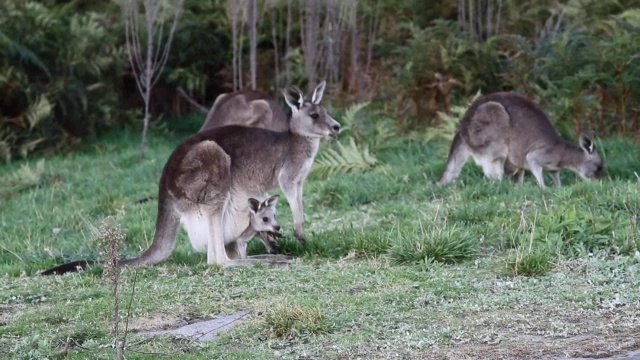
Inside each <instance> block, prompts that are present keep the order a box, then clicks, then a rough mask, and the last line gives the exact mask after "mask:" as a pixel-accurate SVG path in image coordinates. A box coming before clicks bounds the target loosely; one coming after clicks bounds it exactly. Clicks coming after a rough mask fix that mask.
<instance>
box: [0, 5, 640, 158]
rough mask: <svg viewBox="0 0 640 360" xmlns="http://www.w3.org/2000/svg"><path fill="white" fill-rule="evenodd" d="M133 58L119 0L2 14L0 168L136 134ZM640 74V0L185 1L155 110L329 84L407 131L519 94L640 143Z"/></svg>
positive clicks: (563, 117)
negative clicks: (477, 98) (107, 135)
mask: <svg viewBox="0 0 640 360" xmlns="http://www.w3.org/2000/svg"><path fill="white" fill-rule="evenodd" d="M163 1H165V2H166V3H167V4H170V3H171V2H170V1H168V0H163ZM252 9H253V10H252ZM167 24H168V25H167V26H169V25H170V22H169V21H168V22H167ZM254 28H255V32H254V31H252V29H254ZM126 49H127V48H126V46H125V29H124V24H123V20H122V13H121V10H120V4H119V1H116V0H76V1H62V0H58V1H55V0H43V1H28V0H3V1H2V2H0V161H11V160H12V159H16V158H20V157H24V156H27V155H29V154H31V153H33V152H38V151H45V150H46V151H64V150H67V149H70V148H73V147H74V146H75V145H77V144H80V143H82V142H83V140H85V139H92V138H95V137H96V136H99V135H101V134H102V133H104V132H105V131H113V130H114V129H116V130H117V129H124V128H133V129H139V128H140V127H141V126H142V125H141V119H142V111H143V102H142V98H141V96H140V94H139V92H138V89H137V87H136V83H135V79H134V78H133V75H132V71H131V67H130V64H129V61H128V58H127V52H126V51H127V50H126ZM253 59H255V61H254V60H253ZM638 69H640V1H638V0H568V1H567V0H562V1H558V0H538V1H526V0H442V1H426V0H412V1H403V0H317V1H298V0H242V1H218V0H186V1H185V3H184V8H183V13H182V16H181V18H180V22H179V24H178V27H177V29H176V31H175V35H174V39H173V44H172V46H171V51H170V54H169V58H168V61H167V65H166V67H165V68H164V69H163V71H162V73H161V75H160V80H159V82H158V83H157V84H156V86H155V87H154V89H153V93H152V98H151V111H152V114H153V119H154V120H155V121H156V122H157V121H158V119H164V120H167V119H170V121H179V120H177V119H179V118H180V117H183V116H185V115H187V114H189V113H192V112H197V111H198V110H197V107H194V105H193V104H192V103H190V102H189V101H188V98H190V99H192V100H194V101H195V102H197V103H199V104H202V105H203V106H205V107H210V106H211V104H212V103H213V101H214V99H215V97H216V96H217V95H218V94H219V93H221V92H227V91H232V90H237V89H246V88H252V87H256V88H259V89H263V90H266V91H269V92H271V93H272V94H274V95H277V94H278V89H280V88H282V87H283V86H285V85H288V84H295V85H299V86H301V87H302V88H305V87H307V86H309V85H313V84H315V83H316V82H317V81H318V80H320V79H326V80H327V81H328V83H329V89H328V92H327V93H328V94H330V95H329V96H328V100H330V101H331V102H332V103H333V105H334V106H337V107H340V106H346V105H347V104H349V103H354V102H363V101H369V100H373V101H374V102H375V103H377V104H379V106H378V107H379V109H380V111H381V112H384V113H385V115H387V116H389V117H392V118H393V119H395V120H396V121H395V123H396V125H395V126H396V127H397V129H396V131H397V132H399V133H402V132H406V131H413V130H424V131H429V129H430V128H431V127H433V126H437V125H439V123H440V122H441V121H442V116H441V115H439V114H446V113H449V112H450V111H451V107H452V105H453V104H463V103H465V102H466V101H468V100H469V99H470V98H472V97H473V96H474V95H475V94H477V93H478V92H481V93H488V92H493V91H500V90H514V91H518V92H521V93H524V94H526V95H528V96H531V97H533V98H535V99H536V100H537V101H539V102H540V103H541V104H542V106H543V107H544V108H545V109H546V110H547V111H549V112H550V113H551V114H552V116H553V119H554V122H555V123H556V125H557V126H558V127H559V129H561V131H564V132H569V133H575V132H578V131H580V130H581V129H587V130H591V131H593V132H595V133H596V134H597V135H600V136H613V135H616V136H618V135H619V136H633V137H637V136H638V134H639V133H640V121H639V119H638V111H639V110H640V71H639V70H638ZM185 95H186V96H185Z"/></svg>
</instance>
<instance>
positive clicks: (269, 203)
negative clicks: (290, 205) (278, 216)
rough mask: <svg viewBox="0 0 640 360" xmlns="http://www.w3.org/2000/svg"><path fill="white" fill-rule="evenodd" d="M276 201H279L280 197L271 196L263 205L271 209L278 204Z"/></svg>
mask: <svg viewBox="0 0 640 360" xmlns="http://www.w3.org/2000/svg"><path fill="white" fill-rule="evenodd" d="M278 199H280V195H273V196H272V197H270V198H268V199H267V200H265V201H264V205H265V206H268V207H270V208H273V207H275V206H276V204H277V203H278Z"/></svg>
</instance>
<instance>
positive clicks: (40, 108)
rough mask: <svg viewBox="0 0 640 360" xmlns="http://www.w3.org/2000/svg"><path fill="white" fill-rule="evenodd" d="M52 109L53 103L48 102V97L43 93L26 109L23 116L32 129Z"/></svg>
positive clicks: (49, 113)
mask: <svg viewBox="0 0 640 360" xmlns="http://www.w3.org/2000/svg"><path fill="white" fill-rule="evenodd" d="M52 110H53V104H51V102H49V99H47V97H46V96H45V95H40V96H38V98H37V99H36V101H34V102H33V103H32V104H31V105H30V106H29V108H28V109H27V111H26V113H25V116H26V118H27V120H28V121H29V127H30V128H31V129H33V128H34V127H35V126H36V125H38V123H39V122H40V121H41V120H42V119H44V118H46V117H47V116H49V115H51V111H52Z"/></svg>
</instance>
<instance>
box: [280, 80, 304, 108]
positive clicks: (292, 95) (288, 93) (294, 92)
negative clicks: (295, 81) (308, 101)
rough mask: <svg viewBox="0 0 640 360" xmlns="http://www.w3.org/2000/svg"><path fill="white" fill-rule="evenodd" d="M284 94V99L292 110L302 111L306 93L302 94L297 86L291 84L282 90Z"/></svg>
mask: <svg viewBox="0 0 640 360" xmlns="http://www.w3.org/2000/svg"><path fill="white" fill-rule="evenodd" d="M282 95H283V96H284V101H286V102H287V105H289V107H290V108H291V111H293V112H294V113H296V112H298V111H300V108H301V107H302V104H304V95H302V91H300V89H298V88H297V87H295V86H290V87H288V88H286V89H284V90H282Z"/></svg>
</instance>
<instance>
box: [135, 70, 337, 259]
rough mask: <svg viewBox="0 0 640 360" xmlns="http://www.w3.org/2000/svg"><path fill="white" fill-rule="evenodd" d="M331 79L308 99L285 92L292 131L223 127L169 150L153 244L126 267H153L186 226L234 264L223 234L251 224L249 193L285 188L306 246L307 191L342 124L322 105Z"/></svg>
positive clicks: (200, 244) (202, 245)
mask: <svg viewBox="0 0 640 360" xmlns="http://www.w3.org/2000/svg"><path fill="white" fill-rule="evenodd" d="M325 86H326V83H325V82H324V81H323V82H322V83H320V84H319V85H318V86H317V87H316V88H315V89H314V90H313V92H312V93H311V96H309V97H308V98H307V99H305V97H304V95H303V94H302V92H301V91H300V90H299V89H297V88H291V89H289V90H285V91H283V95H284V97H285V101H286V103H287V105H288V106H289V107H290V108H291V111H292V114H291V118H290V119H289V124H290V128H289V131H287V132H276V131H271V130H267V129H261V128H252V127H244V126H233V125H232V126H224V127H220V128H214V129H210V130H205V131H202V132H199V133H197V134H195V135H193V136H191V137H190V138H187V139H186V140H185V141H183V142H182V143H181V144H179V145H178V147H177V148H176V149H175V150H174V151H173V153H172V154H171V155H170V157H169V160H168V161H167V163H166V164H165V166H164V169H163V171H162V175H161V177H160V185H159V191H158V216H157V220H156V233H155V235H154V239H153V243H152V244H151V246H150V247H149V248H148V249H147V250H145V251H144V252H143V253H142V254H141V255H140V256H139V257H137V258H135V259H129V260H124V261H123V263H124V265H141V264H155V263H158V262H160V261H162V260H164V259H165V258H166V257H167V256H169V254H170V253H171V252H172V251H173V248H174V246H175V242H176V232H177V230H178V227H179V225H180V223H182V225H183V226H184V227H185V228H186V230H187V233H188V236H189V240H190V241H191V244H192V246H193V247H194V248H195V249H196V250H204V249H206V251H207V263H209V264H219V265H229V264H232V263H233V262H232V261H231V260H230V259H229V257H228V256H227V253H226V252H225V246H224V245H225V242H226V241H225V239H237V238H238V237H239V235H240V234H241V233H242V232H243V230H244V229H245V228H246V226H247V222H248V219H247V217H246V215H245V214H247V213H248V204H247V201H246V199H248V198H250V197H258V198H260V197H263V196H264V194H265V193H266V192H268V191H269V190H272V189H274V188H276V187H277V186H278V185H279V186H280V188H281V189H282V191H283V192H284V194H285V197H286V198H287V201H288V202H289V204H290V206H291V210H292V213H293V222H294V237H295V238H296V239H297V240H298V241H299V242H300V243H304V230H303V218H304V215H303V207H302V188H303V184H304V180H305V179H306V177H307V175H308V173H309V170H310V169H311V165H312V164H313V160H314V158H315V156H316V153H317V152H318V147H319V145H320V139H327V140H331V139H335V138H336V137H337V136H338V133H339V132H340V124H338V122H337V121H335V120H334V119H333V118H332V117H331V116H330V115H329V114H328V113H327V111H326V110H325V109H324V108H323V107H322V106H320V102H321V100H322V96H323V93H324V89H325Z"/></svg>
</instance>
